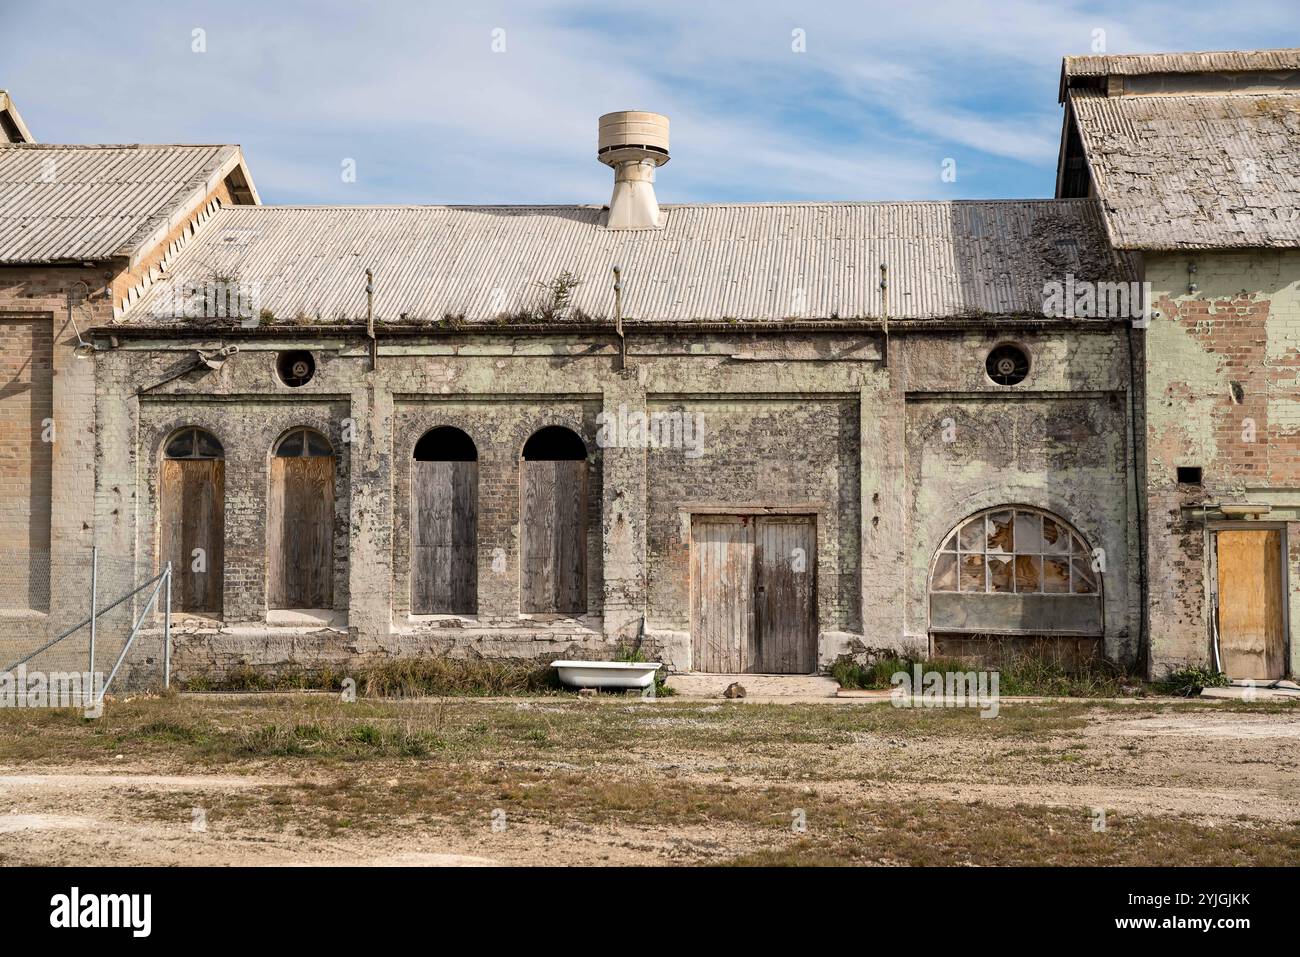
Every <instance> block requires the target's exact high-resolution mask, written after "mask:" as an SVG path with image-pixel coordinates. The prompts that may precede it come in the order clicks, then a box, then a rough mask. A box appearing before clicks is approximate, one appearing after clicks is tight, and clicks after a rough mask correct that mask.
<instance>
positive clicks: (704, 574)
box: [691, 515, 817, 674]
mask: <svg viewBox="0 0 1300 957" xmlns="http://www.w3.org/2000/svg"><path fill="white" fill-rule="evenodd" d="M816 555H817V535H816V528H815V526H814V524H813V520H812V518H810V517H809V516H803V515H788V516H787V515H770V516H769V515H762V516H750V515H700V516H695V518H694V520H693V521H692V523H691V639H692V654H693V667H694V669H695V670H696V671H706V672H715V673H722V674H728V673H744V672H749V673H758V674H809V673H811V672H812V671H814V670H815V669H816V665H817V618H816V600H817V589H816V569H815V566H816Z"/></svg>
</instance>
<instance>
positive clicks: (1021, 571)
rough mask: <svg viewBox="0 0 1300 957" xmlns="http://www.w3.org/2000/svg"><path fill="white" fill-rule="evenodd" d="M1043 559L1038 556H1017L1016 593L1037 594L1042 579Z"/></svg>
mask: <svg viewBox="0 0 1300 957" xmlns="http://www.w3.org/2000/svg"><path fill="white" fill-rule="evenodd" d="M1041 562H1042V559H1040V558H1039V557H1038V556H1037V555H1017V556H1016V591H1018V592H1036V591H1038V581H1039V579H1040V578H1041V577H1042V567H1041Z"/></svg>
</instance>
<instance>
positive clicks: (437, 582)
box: [411, 427, 478, 615]
mask: <svg viewBox="0 0 1300 957" xmlns="http://www.w3.org/2000/svg"><path fill="white" fill-rule="evenodd" d="M477 459H478V451H477V449H475V448H474V442H473V440H472V439H471V438H470V437H469V436H468V435H466V434H465V433H464V432H462V431H461V430H460V429H453V428H450V427H443V428H438V429H433V430H432V431H430V432H427V433H425V435H424V437H423V438H421V439H420V441H419V442H418V443H416V446H415V461H413V462H412V463H411V612H412V613H413V614H416V615H472V614H474V612H475V611H476V610H477V601H478V543H477V542H478V540H477V535H478V461H477Z"/></svg>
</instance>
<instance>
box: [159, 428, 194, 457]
mask: <svg viewBox="0 0 1300 957" xmlns="http://www.w3.org/2000/svg"><path fill="white" fill-rule="evenodd" d="M193 454H194V430H193V429H186V430H185V431H184V432H181V433H180V434H178V435H177V436H176V437H175V438H173V439H172V440H171V441H170V442H168V443H167V452H166V455H167V457H168V458H169V459H188V458H190V457H191V456H192V455H193Z"/></svg>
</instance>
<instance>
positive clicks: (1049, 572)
mask: <svg viewBox="0 0 1300 957" xmlns="http://www.w3.org/2000/svg"><path fill="white" fill-rule="evenodd" d="M1069 590H1070V563H1069V559H1066V558H1044V559H1043V591H1045V592H1052V593H1053V594H1060V593H1063V592H1068V591H1069Z"/></svg>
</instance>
